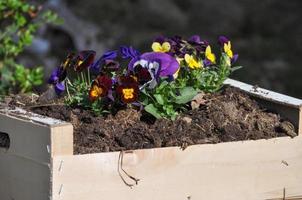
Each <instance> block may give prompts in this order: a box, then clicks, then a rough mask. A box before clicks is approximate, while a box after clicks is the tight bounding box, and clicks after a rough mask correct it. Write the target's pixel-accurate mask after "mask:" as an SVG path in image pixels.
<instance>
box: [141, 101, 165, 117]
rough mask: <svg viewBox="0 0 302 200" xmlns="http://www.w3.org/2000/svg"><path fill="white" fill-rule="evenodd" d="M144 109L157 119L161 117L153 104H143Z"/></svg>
mask: <svg viewBox="0 0 302 200" xmlns="http://www.w3.org/2000/svg"><path fill="white" fill-rule="evenodd" d="M145 111H147V112H148V113H150V114H151V115H153V116H154V117H156V118H157V119H160V118H162V117H161V115H160V112H159V111H158V110H157V108H156V107H155V106H154V105H153V104H149V105H147V106H145Z"/></svg>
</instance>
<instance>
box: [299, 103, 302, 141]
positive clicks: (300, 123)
mask: <svg viewBox="0 0 302 200" xmlns="http://www.w3.org/2000/svg"><path fill="white" fill-rule="evenodd" d="M299 135H302V106H300V117H299Z"/></svg>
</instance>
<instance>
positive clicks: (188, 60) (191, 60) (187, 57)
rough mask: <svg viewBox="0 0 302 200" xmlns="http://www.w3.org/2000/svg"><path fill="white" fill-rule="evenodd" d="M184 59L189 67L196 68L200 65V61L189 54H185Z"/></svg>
mask: <svg viewBox="0 0 302 200" xmlns="http://www.w3.org/2000/svg"><path fill="white" fill-rule="evenodd" d="M185 61H186V63H187V64H188V66H189V67H190V68H191V69H197V68H201V67H202V63H201V62H200V61H198V60H197V59H195V58H194V57H193V56H190V55H189V54H186V55H185Z"/></svg>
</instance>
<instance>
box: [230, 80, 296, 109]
mask: <svg viewBox="0 0 302 200" xmlns="http://www.w3.org/2000/svg"><path fill="white" fill-rule="evenodd" d="M224 84H226V85H230V86H233V87H236V88H239V89H241V90H243V91H245V92H247V93H248V94H250V95H253V96H257V97H261V98H262V99H265V100H268V101H275V102H278V103H280V104H286V105H288V106H293V107H295V108H299V107H300V106H301V105H302V100H301V99H298V98H294V97H291V96H288V95H284V94H280V93H278V92H273V91H270V90H266V89H263V88H261V87H255V86H253V85H250V84H247V83H243V82H241V81H237V80H234V79H230V78H229V79H227V80H225V81H224Z"/></svg>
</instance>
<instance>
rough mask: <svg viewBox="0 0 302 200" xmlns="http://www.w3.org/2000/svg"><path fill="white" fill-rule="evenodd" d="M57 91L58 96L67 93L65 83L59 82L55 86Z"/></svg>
mask: <svg viewBox="0 0 302 200" xmlns="http://www.w3.org/2000/svg"><path fill="white" fill-rule="evenodd" d="M55 91H56V93H57V95H60V94H62V92H64V91H65V82H64V81H63V82H59V83H57V84H56V85H55Z"/></svg>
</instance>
